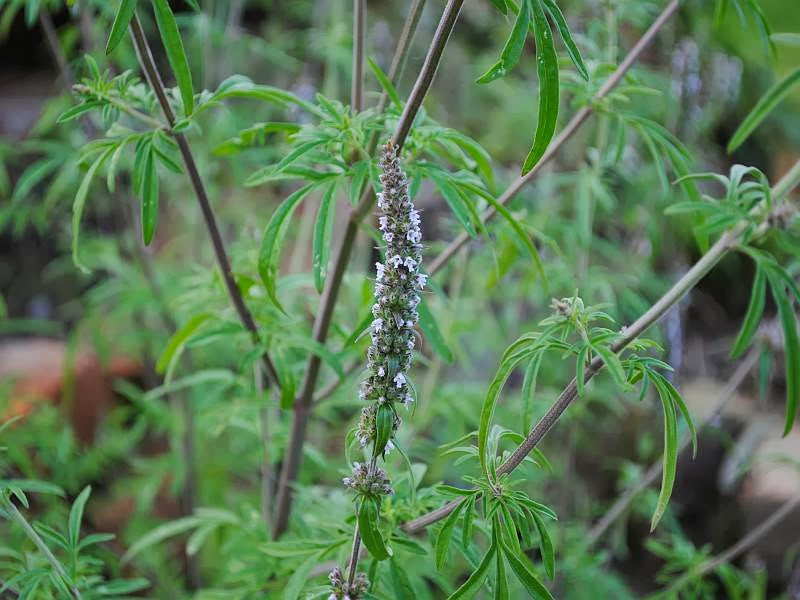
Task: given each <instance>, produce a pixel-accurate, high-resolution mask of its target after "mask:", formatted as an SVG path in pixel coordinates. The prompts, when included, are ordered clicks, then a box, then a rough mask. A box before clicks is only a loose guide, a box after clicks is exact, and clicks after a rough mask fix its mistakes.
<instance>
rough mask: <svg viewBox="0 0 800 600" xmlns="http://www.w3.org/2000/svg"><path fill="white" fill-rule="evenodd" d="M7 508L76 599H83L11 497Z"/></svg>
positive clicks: (7, 502) (6, 504)
mask: <svg viewBox="0 0 800 600" xmlns="http://www.w3.org/2000/svg"><path fill="white" fill-rule="evenodd" d="M5 506H6V509H7V510H8V513H9V514H10V515H11V518H12V519H13V520H14V521H16V523H17V524H18V525H19V526H20V527H22V529H23V531H24V532H25V534H26V535H27V536H28V537H29V538H30V539H31V541H32V542H33V543H34V544H36V547H37V548H38V549H39V551H40V552H41V553H42V554H44V557H45V558H46V559H47V562H49V563H50V565H51V566H52V567H53V569H54V570H55V572H56V573H58V576H59V577H60V578H61V579H62V580H63V581H64V585H67V586H68V587H69V590H70V592H71V593H72V595H73V597H74V598H75V600H83V598H82V596H81V593H80V592H79V591H78V588H77V587H75V585H74V584H73V583H72V582H71V581H70V579H69V577H67V572H66V571H65V570H64V567H63V565H62V564H61V563H60V562H59V561H58V559H57V558H56V557H55V555H54V554H53V553H52V552H51V551H50V548H48V547H47V544H45V543H44V540H43V539H42V538H41V536H40V535H39V534H38V533H36V530H35V529H34V528H33V527H31V524H30V523H28V520H27V519H26V518H25V517H24V516H23V515H22V513H21V512H19V510H18V509H17V507H16V506H15V505H14V502H13V501H12V500H11V499H10V498H9V499H8V500H7V501H6V503H5Z"/></svg>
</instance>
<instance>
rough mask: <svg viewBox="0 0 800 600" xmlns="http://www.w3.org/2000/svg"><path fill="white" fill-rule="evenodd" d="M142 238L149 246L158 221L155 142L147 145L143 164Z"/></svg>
mask: <svg viewBox="0 0 800 600" xmlns="http://www.w3.org/2000/svg"><path fill="white" fill-rule="evenodd" d="M142 169H143V172H142V190H141V196H142V198H141V200H142V202H141V207H142V208H141V212H142V239H143V240H144V245H145V246H149V245H150V242H152V241H153V235H154V234H155V231H156V223H157V222H158V173H157V172H156V163H155V156H154V151H153V144H149V145H148V146H147V151H146V153H145V157H144V163H143V165H142Z"/></svg>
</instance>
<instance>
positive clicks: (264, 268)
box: [258, 183, 314, 313]
mask: <svg viewBox="0 0 800 600" xmlns="http://www.w3.org/2000/svg"><path fill="white" fill-rule="evenodd" d="M313 188H314V184H311V183H310V184H308V185H306V186H304V187H301V188H300V189H299V190H297V191H295V192H294V193H292V194H291V195H290V196H289V197H288V198H286V200H284V201H283V203H282V204H281V205H280V206H279V207H278V209H277V210H276V211H275V212H274V213H273V215H272V218H270V220H269V223H267V227H266V229H265V230H264V237H263V238H262V239H261V248H260V249H259V251H258V273H259V275H261V281H262V282H263V283H264V288H265V289H266V290H267V294H268V295H269V297H270V299H271V300H272V303H273V304H274V305H275V306H276V307H277V308H278V309H280V310H281V312H283V313H286V311H285V310H284V309H283V306H281V303H280V302H279V301H278V295H277V291H276V287H277V278H278V259H279V258H280V253H281V247H282V246H283V244H282V242H283V238H284V236H285V235H286V230H287V229H288V227H289V221H290V217H291V216H292V213H293V212H294V210H295V208H297V205H298V204H300V201H301V200H303V198H305V197H306V196H307V195H308V193H309V192H310V191H311V190H312V189H313Z"/></svg>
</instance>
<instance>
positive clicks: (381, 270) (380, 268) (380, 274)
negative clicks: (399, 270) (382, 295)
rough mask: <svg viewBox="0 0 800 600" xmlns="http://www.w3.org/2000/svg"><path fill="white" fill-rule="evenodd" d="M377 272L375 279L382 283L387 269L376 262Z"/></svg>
mask: <svg viewBox="0 0 800 600" xmlns="http://www.w3.org/2000/svg"><path fill="white" fill-rule="evenodd" d="M375 272H376V275H375V279H377V280H378V281H382V280H383V276H384V274H385V273H386V267H384V266H383V265H382V264H381V263H379V262H376V263H375Z"/></svg>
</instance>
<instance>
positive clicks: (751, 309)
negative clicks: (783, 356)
mask: <svg viewBox="0 0 800 600" xmlns="http://www.w3.org/2000/svg"><path fill="white" fill-rule="evenodd" d="M766 279H767V278H766V274H765V273H764V268H763V267H762V266H761V265H760V264H758V265H756V275H755V278H754V279H753V291H752V293H751V294H750V304H749V305H748V306H747V313H745V316H744V322H743V323H742V328H741V330H740V331H739V335H737V336H736V341H734V342H733V348H731V358H738V357H739V356H741V355H742V352H744V351H745V349H746V348H747V346H748V345H749V344H750V340H751V339H752V338H753V335H754V334H755V332H756V330H757V329H758V323H759V322H760V321H761V315H762V314H764V303H765V301H766V287H767V286H766Z"/></svg>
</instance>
